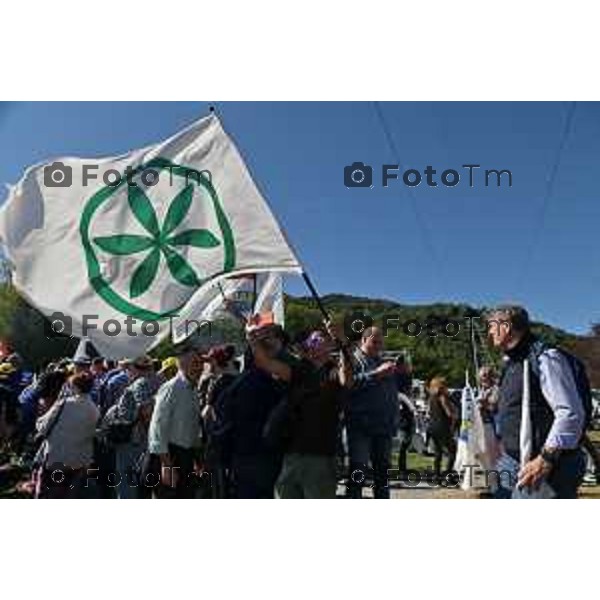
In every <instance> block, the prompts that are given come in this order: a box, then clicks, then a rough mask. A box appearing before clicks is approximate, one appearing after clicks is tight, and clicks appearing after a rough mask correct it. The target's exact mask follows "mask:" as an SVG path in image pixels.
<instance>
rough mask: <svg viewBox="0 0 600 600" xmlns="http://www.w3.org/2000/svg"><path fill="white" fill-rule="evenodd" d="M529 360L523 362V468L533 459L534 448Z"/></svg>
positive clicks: (521, 440)
mask: <svg viewBox="0 0 600 600" xmlns="http://www.w3.org/2000/svg"><path fill="white" fill-rule="evenodd" d="M529 376H530V373H529V360H528V359H525V360H524V361H523V396H522V401H521V429H520V431H519V445H520V453H521V466H523V465H524V464H525V463H526V462H527V461H528V460H529V459H530V458H531V448H532V444H533V441H532V430H531V412H530V409H529V406H530V394H531V391H530V385H529Z"/></svg>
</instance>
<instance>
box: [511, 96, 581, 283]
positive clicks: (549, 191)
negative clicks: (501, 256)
mask: <svg viewBox="0 0 600 600" xmlns="http://www.w3.org/2000/svg"><path fill="white" fill-rule="evenodd" d="M576 107H577V102H571V103H570V105H569V106H568V108H567V116H566V119H565V122H564V126H563V130H562V135H561V137H560V142H559V144H558V148H557V150H556V155H555V158H554V162H553V163H552V167H551V169H550V171H549V172H548V176H547V177H546V189H545V190H544V197H543V199H542V206H541V207H540V213H539V216H538V219H537V223H536V224H535V225H536V226H535V228H534V232H533V240H532V243H531V247H530V249H529V253H528V255H527V256H526V257H525V259H524V260H523V262H522V263H521V264H522V265H523V268H522V270H521V273H520V276H519V280H518V282H517V289H522V287H523V284H524V282H525V281H526V278H525V276H526V275H527V272H528V271H529V268H530V267H531V266H532V264H533V261H534V259H535V255H536V253H537V250H538V246H539V244H540V239H541V237H542V233H543V230H544V226H545V224H546V216H547V214H548V206H549V204H550V198H551V197H552V195H553V193H554V184H555V182H556V175H557V173H558V169H559V168H560V162H561V159H562V154H563V150H564V147H565V145H566V142H567V139H568V138H569V134H570V132H571V126H572V124H573V117H574V115H575V109H576Z"/></svg>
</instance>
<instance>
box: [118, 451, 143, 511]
mask: <svg viewBox="0 0 600 600" xmlns="http://www.w3.org/2000/svg"><path fill="white" fill-rule="evenodd" d="M142 452H143V447H142V446H140V445H139V444H132V443H127V444H119V445H118V446H117V447H116V448H115V463H116V471H117V478H118V477H120V479H118V481H119V485H118V486H117V498H119V500H130V499H132V498H138V497H139V487H140V476H139V464H138V463H139V460H140V457H141V455H142Z"/></svg>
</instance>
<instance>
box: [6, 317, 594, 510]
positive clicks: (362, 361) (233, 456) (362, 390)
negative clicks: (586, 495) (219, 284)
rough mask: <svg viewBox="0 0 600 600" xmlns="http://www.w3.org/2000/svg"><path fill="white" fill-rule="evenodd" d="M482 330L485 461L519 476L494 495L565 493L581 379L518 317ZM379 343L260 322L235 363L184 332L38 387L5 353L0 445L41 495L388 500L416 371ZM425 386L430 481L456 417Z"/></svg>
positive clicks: (452, 443) (575, 453)
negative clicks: (172, 351)
mask: <svg viewBox="0 0 600 600" xmlns="http://www.w3.org/2000/svg"><path fill="white" fill-rule="evenodd" d="M489 334H490V339H491V342H492V344H493V345H494V346H496V347H498V348H499V349H501V350H502V351H503V353H504V355H505V356H504V366H503V370H502V375H501V376H500V377H499V378H496V376H495V374H494V372H493V370H492V369H490V368H489V367H485V368H484V369H483V370H482V371H481V373H480V377H479V380H480V381H479V383H480V386H479V390H480V395H479V398H478V410H479V411H480V413H481V416H482V418H483V420H484V422H485V423H486V424H487V426H488V427H489V430H490V431H492V432H493V434H492V435H493V439H494V441H495V450H494V453H495V454H494V456H495V459H494V460H495V461H496V459H497V462H498V464H499V463H500V462H501V461H503V462H502V464H509V465H510V468H512V469H514V472H515V473H516V477H517V479H518V484H517V485H516V486H514V487H513V489H509V490H506V489H503V488H502V487H501V486H498V488H499V490H500V491H502V492H503V493H504V495H505V496H511V495H512V496H513V497H525V496H527V497H561V498H572V497H575V496H576V494H577V488H578V486H579V484H580V483H581V479H582V477H583V471H584V462H583V455H582V452H581V446H582V444H583V439H584V433H585V427H586V416H587V410H588V407H587V398H586V397H585V396H586V389H585V385H584V384H585V382H584V379H583V375H584V374H582V373H581V371H580V370H579V371H578V370H577V365H578V363H576V362H574V361H576V359H574V357H571V356H570V355H568V354H567V353H565V352H564V351H562V350H559V349H557V348H551V347H546V346H544V345H543V344H542V343H541V342H540V340H537V339H536V338H535V336H533V334H532V333H531V330H530V327H529V319H528V315H527V312H526V311H525V310H524V309H522V308H520V307H512V306H510V307H502V308H500V309H498V310H496V311H494V312H493V313H491V314H490V317H489ZM384 342H385V338H384V336H383V335H382V332H381V331H380V330H379V329H378V328H377V327H369V328H368V329H366V330H365V331H364V332H363V333H362V336H361V337H360V339H359V340H357V341H355V342H350V341H349V340H347V339H346V338H345V336H344V335H343V334H342V332H341V331H340V330H339V329H338V328H336V327H335V326H334V325H332V324H331V323H330V322H326V323H325V324H324V326H323V327H322V328H321V329H318V330H314V331H311V332H307V333H306V334H305V335H302V336H299V337H298V338H297V339H295V340H293V341H292V340H290V339H289V337H288V335H287V334H286V332H285V331H284V329H283V328H281V327H280V326H279V325H276V324H267V325H262V326H257V327H253V328H250V329H249V330H248V331H247V348H246V350H245V352H244V354H243V356H236V349H235V347H234V346H230V345H220V346H214V347H212V348H210V349H207V348H206V347H204V346H201V345H199V343H198V342H197V341H195V340H194V338H193V337H192V338H190V339H189V340H187V341H186V342H185V343H183V344H182V345H181V346H180V347H179V348H178V349H177V354H176V356H173V357H170V358H168V359H166V360H164V361H162V362H160V361H157V360H153V359H151V358H149V357H148V356H141V357H137V358H135V359H132V360H121V361H118V362H114V361H111V360H106V359H103V358H101V357H95V358H91V359H90V358H88V357H84V356H81V357H76V358H74V359H72V360H67V359H64V360H62V361H60V362H57V363H52V364H49V365H48V366H47V368H46V369H45V370H44V371H43V373H40V374H39V375H38V376H36V377H35V378H34V379H33V381H27V378H23V374H22V361H21V360H20V358H19V357H18V356H17V355H12V356H10V357H8V359H7V360H6V361H5V363H4V365H9V366H7V367H5V366H4V365H0V393H1V394H2V396H1V399H2V407H3V408H2V415H1V416H2V421H3V423H4V430H5V431H4V434H3V437H4V438H5V439H9V440H10V444H11V446H12V449H13V450H14V451H15V452H17V453H19V454H20V455H21V457H22V458H23V460H24V462H25V463H26V464H27V465H29V466H30V467H31V474H32V475H31V481H30V482H28V485H29V486H30V489H31V491H32V493H33V494H34V495H35V497H36V498H91V497H95V498H114V497H116V498H119V499H130V498H194V497H204V498H209V497H212V498H273V497H276V498H335V497H336V496H338V495H342V494H341V493H340V491H341V490H343V495H345V496H346V497H349V498H361V497H363V495H364V493H363V492H364V487H365V486H366V485H370V487H371V488H372V490H373V496H374V497H375V498H389V497H390V472H391V469H392V467H394V468H395V467H396V466H398V471H399V472H400V473H402V472H403V471H406V470H407V451H408V449H409V447H410V445H411V437H412V433H413V430H414V417H415V415H414V413H413V410H412V408H411V406H410V404H409V403H406V402H405V401H404V400H402V399H403V398H404V399H405V396H404V394H407V393H409V392H410V382H411V375H410V369H409V368H408V366H407V365H406V363H405V362H404V361H403V360H387V359H385V358H384V354H383V351H384ZM524 359H528V360H526V361H525V360H524ZM572 359H573V360H572ZM524 365H525V367H524ZM524 368H526V369H529V372H528V374H527V375H525V373H524ZM3 369H4V370H3ZM526 381H529V382H530V388H531V389H530V393H529V395H528V404H527V411H524V410H523V388H524V382H526ZM428 391H429V428H428V434H429V438H430V440H431V442H432V444H433V448H434V474H433V475H434V477H437V478H440V477H443V476H444V475H447V474H448V473H452V472H453V468H454V463H455V456H456V434H457V430H458V427H459V422H460V407H457V406H456V404H455V403H453V402H452V401H451V399H450V397H449V393H448V388H447V385H446V382H445V380H444V378H443V377H441V376H440V377H434V378H433V379H432V380H431V381H430V382H429V386H428ZM524 419H527V420H528V421H530V424H531V427H530V430H531V435H530V439H529V445H528V447H527V449H526V450H524V449H523V443H522V441H523V440H522V431H523V427H522V424H523V420H524ZM395 438H396V439H399V448H398V462H397V464H396V463H395V464H394V465H392V456H393V452H392V447H393V440H394V439H395ZM524 452H526V453H527V454H526V455H525V454H523V453H524ZM344 455H345V456H344ZM444 455H445V456H446V459H447V461H446V465H445V467H446V468H445V470H442V466H443V465H442V463H443V458H444ZM342 481H343V485H340V483H341V482H342Z"/></svg>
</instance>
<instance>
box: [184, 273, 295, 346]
mask: <svg viewBox="0 0 600 600" xmlns="http://www.w3.org/2000/svg"><path fill="white" fill-rule="evenodd" d="M265 312H270V313H272V314H273V320H274V322H275V323H279V324H280V325H282V326H283V325H284V304H283V283H282V277H281V274H279V273H257V274H251V275H245V276H237V277H232V278H229V279H222V280H221V281H218V282H217V283H215V284H214V285H212V286H211V287H205V288H203V289H201V290H199V291H198V292H197V293H196V294H195V295H194V296H193V297H192V298H191V299H190V301H189V302H188V303H187V304H186V306H185V307H184V308H183V310H182V311H181V312H180V314H179V316H178V317H177V318H176V319H173V328H172V337H173V342H175V343H176V344H177V343H180V342H181V341H183V340H184V339H185V338H186V337H188V335H189V334H190V333H192V332H193V330H194V328H195V327H199V326H202V324H203V323H206V322H212V321H214V320H216V319H219V318H223V317H227V316H233V317H234V318H237V319H239V320H240V321H246V320H247V319H248V318H249V317H250V316H252V314H260V313H265Z"/></svg>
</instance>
